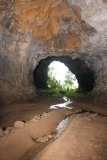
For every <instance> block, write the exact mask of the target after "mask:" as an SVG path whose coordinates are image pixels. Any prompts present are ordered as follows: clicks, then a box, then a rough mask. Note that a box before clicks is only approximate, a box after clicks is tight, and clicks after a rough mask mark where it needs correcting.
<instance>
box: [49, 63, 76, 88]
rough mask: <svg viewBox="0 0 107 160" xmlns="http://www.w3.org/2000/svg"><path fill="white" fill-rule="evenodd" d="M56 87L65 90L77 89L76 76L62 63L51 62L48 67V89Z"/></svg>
mask: <svg viewBox="0 0 107 160" xmlns="http://www.w3.org/2000/svg"><path fill="white" fill-rule="evenodd" d="M55 84H56V86H55ZM52 85H53V86H52ZM58 86H59V87H62V88H63V89H65V90H68V89H77V88H78V81H77V79H76V76H75V75H74V74H73V73H72V72H71V71H70V70H69V69H68V67H67V66H65V64H64V63H61V62H59V61H53V62H52V63H51V64H50V65H49V66H48V88H52V87H58Z"/></svg>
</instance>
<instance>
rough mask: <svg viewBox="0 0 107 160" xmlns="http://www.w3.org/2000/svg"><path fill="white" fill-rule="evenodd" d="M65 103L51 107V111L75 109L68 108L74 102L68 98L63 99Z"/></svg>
mask: <svg viewBox="0 0 107 160" xmlns="http://www.w3.org/2000/svg"><path fill="white" fill-rule="evenodd" d="M63 100H64V101H65V102H64V103H60V104H55V105H51V106H50V107H49V109H60V108H67V109H73V107H68V105H69V104H72V103H73V102H72V101H71V100H70V99H68V98H67V97H63Z"/></svg>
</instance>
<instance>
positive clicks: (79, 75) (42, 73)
mask: <svg viewBox="0 0 107 160" xmlns="http://www.w3.org/2000/svg"><path fill="white" fill-rule="evenodd" d="M54 61H57V62H61V63H63V64H64V65H65V66H66V67H68V69H69V71H71V72H72V73H73V74H74V75H75V77H76V79H77V81H78V89H77V90H78V92H81V93H89V92H91V91H92V90H93V89H94V84H95V75H94V71H93V70H92V69H91V68H90V67H89V66H87V64H86V63H85V61H84V60H82V59H79V58H77V59H72V58H71V57H70V56H57V57H56V56H52V57H47V58H45V59H42V60H40V61H39V63H38V65H37V66H36V68H35V70H34V72H33V76H34V82H33V84H34V86H35V88H36V91H37V90H38V91H40V90H48V89H49V87H48V83H47V82H48V67H49V65H50V64H51V63H52V62H54Z"/></svg>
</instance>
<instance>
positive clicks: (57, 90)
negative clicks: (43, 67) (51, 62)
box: [37, 66, 86, 98]
mask: <svg viewBox="0 0 107 160" xmlns="http://www.w3.org/2000/svg"><path fill="white" fill-rule="evenodd" d="M47 86H48V88H47V90H38V91H37V94H38V95H39V96H41V97H42V96H43V97H44V96H45V97H55V98H61V97H63V96H66V97H75V98H76V97H78V98H84V97H85V96H86V93H81V92H79V91H78V82H77V79H76V77H75V75H74V74H73V73H72V72H70V71H69V70H68V69H67V70H66V71H65V77H63V79H57V76H56V73H55V71H54V68H53V67H52V66H49V67H48V81H47Z"/></svg>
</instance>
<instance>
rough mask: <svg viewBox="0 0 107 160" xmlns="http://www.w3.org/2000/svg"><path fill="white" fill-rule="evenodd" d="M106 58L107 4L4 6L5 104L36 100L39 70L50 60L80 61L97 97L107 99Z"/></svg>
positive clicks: (14, 0) (0, 36) (1, 94)
mask: <svg viewBox="0 0 107 160" xmlns="http://www.w3.org/2000/svg"><path fill="white" fill-rule="evenodd" d="M106 52H107V2H106V1H105V0H94V1H93V0H84V1H82V0H47V1H44V0H3V1H2V0H1V1H0V86H1V87H0V101H2V102H11V101H27V100H31V99H32V98H34V97H35V95H36V93H35V88H34V85H33V82H34V75H33V73H34V70H35V69H36V67H37V65H38V64H39V62H40V61H41V60H43V59H44V58H47V57H50V56H55V57H59V56H68V57H70V58H72V59H73V60H76V59H80V60H81V61H83V62H84V63H85V64H86V66H87V67H88V68H90V70H91V71H92V72H93V73H94V87H93V90H92V93H95V94H100V93H103V92H104V93H106V92H107V78H106V77H107V53H106ZM83 66H84V64H83ZM83 73H84V67H83ZM77 74H78V67H77ZM83 77H84V74H83V76H82V78H83ZM83 79H84V78H83Z"/></svg>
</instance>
